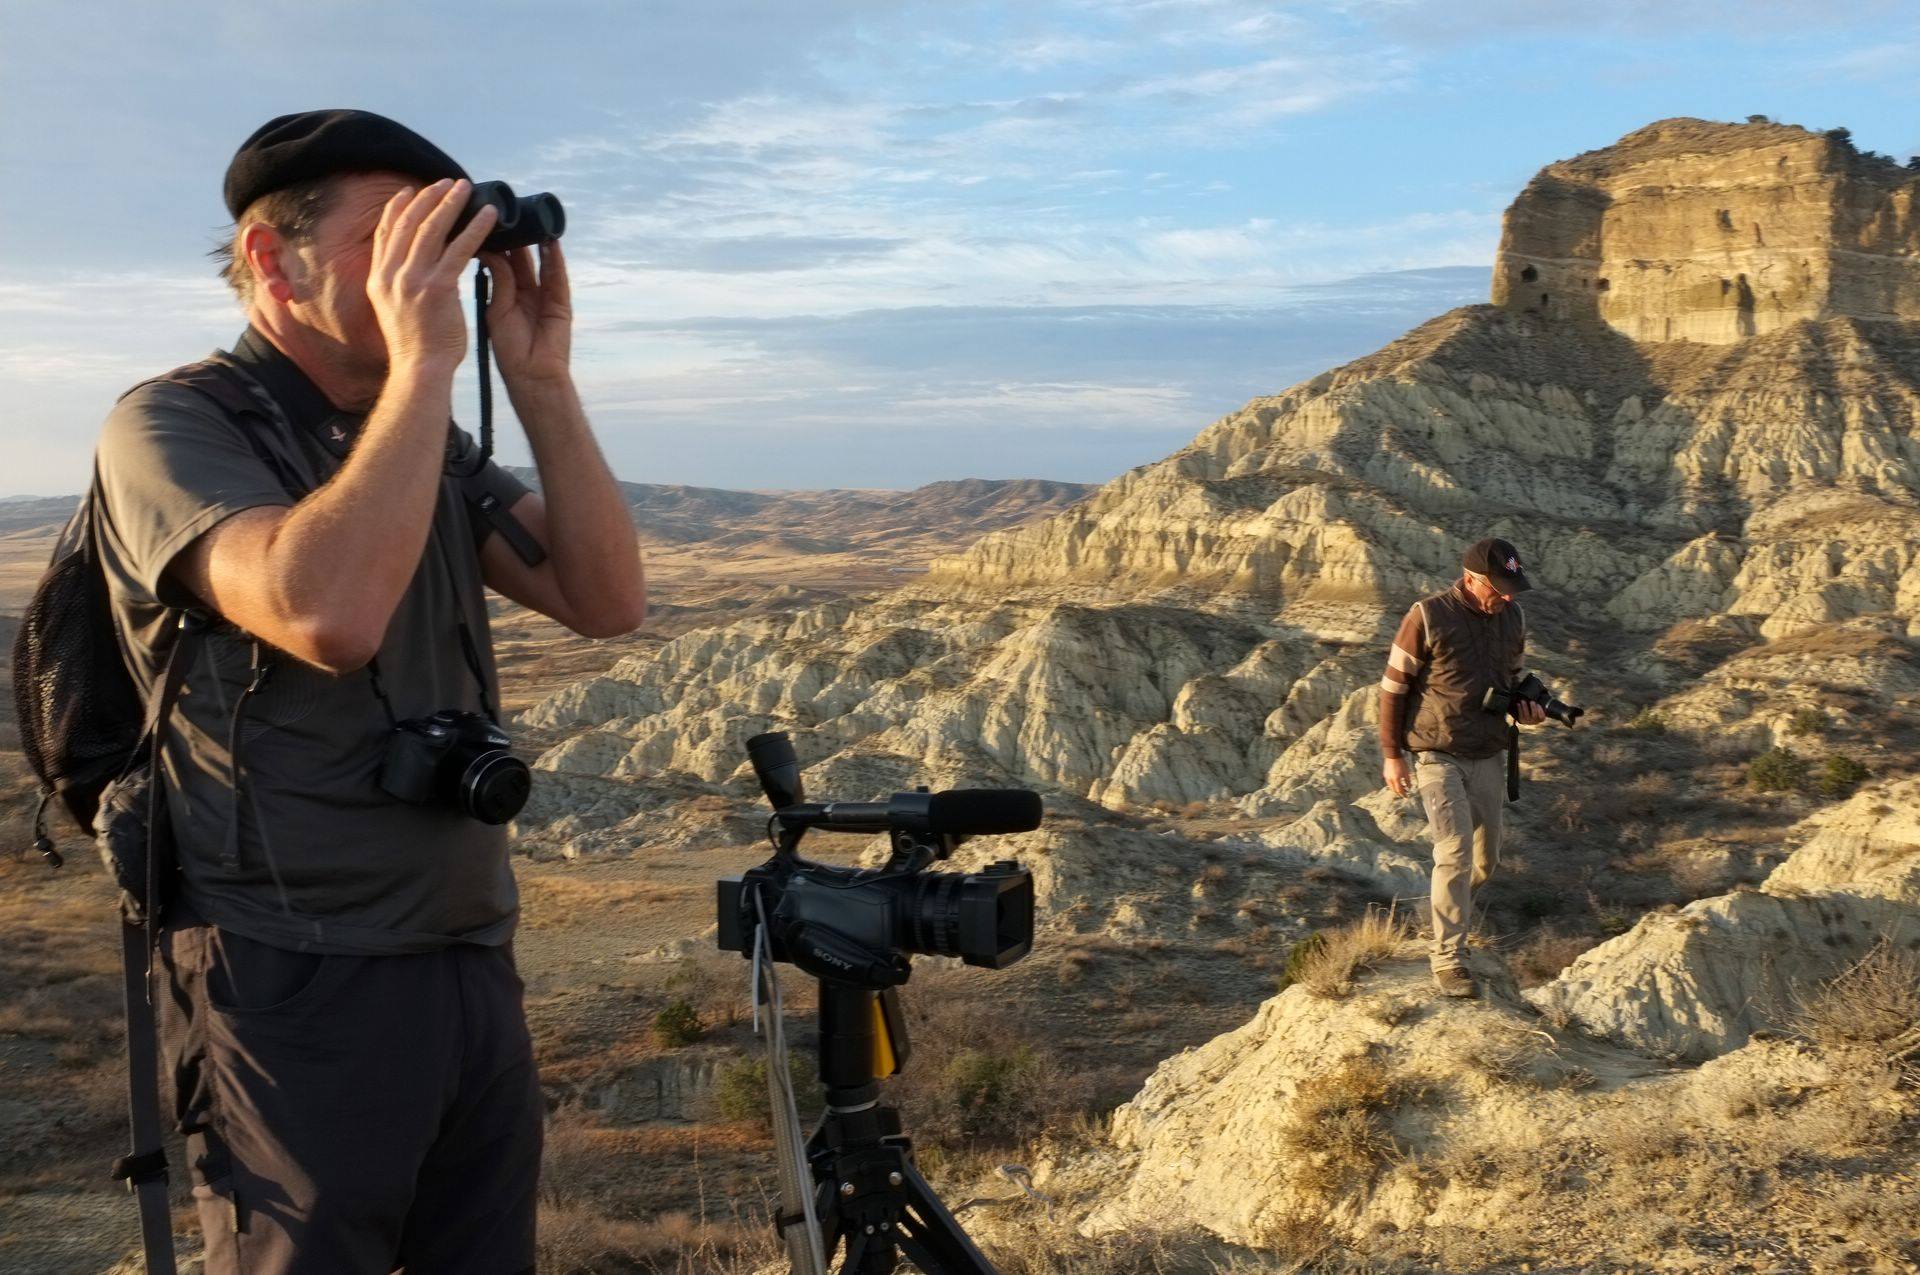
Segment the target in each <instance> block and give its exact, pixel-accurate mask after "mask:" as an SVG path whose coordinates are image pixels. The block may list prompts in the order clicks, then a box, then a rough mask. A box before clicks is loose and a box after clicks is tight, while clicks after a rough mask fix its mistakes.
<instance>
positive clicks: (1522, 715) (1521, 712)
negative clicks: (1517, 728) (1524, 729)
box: [1513, 699, 1547, 726]
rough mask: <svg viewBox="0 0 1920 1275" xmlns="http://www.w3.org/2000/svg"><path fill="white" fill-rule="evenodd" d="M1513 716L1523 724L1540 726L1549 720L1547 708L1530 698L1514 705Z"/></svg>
mask: <svg viewBox="0 0 1920 1275" xmlns="http://www.w3.org/2000/svg"><path fill="white" fill-rule="evenodd" d="M1513 717H1514V720H1515V721H1517V722H1519V723H1520V724H1521V725H1522V726H1538V725H1539V724H1540V723H1541V722H1544V721H1546V720H1547V710H1546V709H1544V708H1542V707H1540V706H1539V705H1538V704H1536V703H1534V702H1533V701H1532V700H1530V699H1523V700H1520V701H1519V702H1518V703H1516V704H1515V705H1514V706H1513Z"/></svg>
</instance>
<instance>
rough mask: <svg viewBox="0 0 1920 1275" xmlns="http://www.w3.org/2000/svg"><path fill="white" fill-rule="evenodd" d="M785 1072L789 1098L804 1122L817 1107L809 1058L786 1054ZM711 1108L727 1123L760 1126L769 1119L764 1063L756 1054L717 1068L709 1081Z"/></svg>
mask: <svg viewBox="0 0 1920 1275" xmlns="http://www.w3.org/2000/svg"><path fill="white" fill-rule="evenodd" d="M787 1073H788V1074H789V1075H791V1076H792V1077H793V1096H794V1099H795V1101H796V1103H797V1104H798V1106H799V1108H800V1114H801V1117H802V1118H803V1119H804V1118H805V1117H806V1115H807V1113H808V1112H809V1111H818V1110H819V1107H820V1077H819V1076H818V1075H817V1074H816V1073H815V1071H814V1066H813V1060H812V1056H811V1055H810V1054H806V1053H796V1052H794V1051H792V1050H789V1051H788V1053H787ZM713 1101H714V1105H715V1106H717V1107H718V1108H719V1109H720V1114H721V1115H722V1116H723V1117H725V1118H726V1119H728V1120H751V1121H757V1122H760V1123H765V1122H766V1121H768V1120H770V1119H772V1116H773V1108H772V1106H770V1105H769V1103H768V1099H767V1060H766V1057H765V1056H764V1055H760V1054H756V1055H754V1056H753V1057H751V1058H740V1059H737V1060H735V1061H733V1062H730V1063H728V1064H727V1065H726V1066H724V1067H722V1068H721V1069H720V1074H719V1075H718V1076H717V1077H715V1078H714V1082H713Z"/></svg>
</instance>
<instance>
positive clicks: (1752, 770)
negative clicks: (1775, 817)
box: [1747, 748, 1807, 792]
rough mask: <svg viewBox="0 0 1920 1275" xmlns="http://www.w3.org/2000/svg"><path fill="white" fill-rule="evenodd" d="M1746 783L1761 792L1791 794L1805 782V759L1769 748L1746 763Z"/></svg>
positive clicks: (1778, 749)
mask: <svg viewBox="0 0 1920 1275" xmlns="http://www.w3.org/2000/svg"><path fill="white" fill-rule="evenodd" d="M1747 782H1748V783H1749V784H1751V785H1753V786H1754V787H1755V788H1757V789H1759V790H1760V791H1761V792H1792V791H1794V790H1795V789H1797V788H1800V787H1802V786H1803V785H1804V784H1805V783H1806V782H1807V759H1806V758H1804V757H1798V756H1795V755H1794V754H1793V753H1790V752H1788V751H1787V750H1786V749H1784V748H1769V749H1768V750H1767V751H1766V752H1764V753H1761V754H1760V755H1759V756H1758V757H1756V758H1754V759H1753V760H1752V761H1751V762H1750V763H1748V765H1747Z"/></svg>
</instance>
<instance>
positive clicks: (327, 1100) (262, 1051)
mask: <svg viewBox="0 0 1920 1275" xmlns="http://www.w3.org/2000/svg"><path fill="white" fill-rule="evenodd" d="M161 957H162V960H163V961H164V964H165V976H164V978H163V979H162V980H160V981H161V983H162V988H163V991H164V993H165V1003H164V1004H163V1005H162V1006H161V1030H162V1041H163V1049H164V1060H163V1064H162V1065H163V1066H164V1067H165V1068H167V1069H168V1070H170V1071H171V1073H172V1077H173V1082H174V1101H175V1112H176V1114H177V1116H178V1118H179V1123H180V1130H181V1132H182V1133H184V1134H185V1135H186V1136H187V1155H188V1158H189V1160H190V1162H191V1165H192V1172H193V1194H194V1198H195V1200H196V1202H197V1204H198V1208H199V1213H200V1224H201V1226H202V1228H203V1229H204V1230H205V1232H206V1246H207V1265H206V1275H239V1273H241V1272H244V1273H245V1275H283V1273H284V1275H306V1273H308V1272H313V1273H315V1275H318V1273H320V1272H325V1273H326V1275H387V1273H388V1272H391V1271H395V1270H402V1269H403V1270H405V1271H406V1272H407V1273H408V1275H440V1273H442V1272H449V1273H450V1272H460V1273H461V1275H492V1273H495V1272H498V1273H500V1275H508V1273H512V1275H519V1273H521V1272H530V1271H532V1270H533V1229H534V1197H535V1192H536V1189H537V1186H538V1180H539V1167H540V1136H541V1125H542V1114H543V1105H542V1102H541V1098H540V1089H539V1084H538V1081H537V1079H536V1077H535V1075H534V1067H533V1048H532V1043H531V1041H530V1040H529V1038H528V1035H527V1026H526V1017H525V1014H524V1012H523V1010H522V1008H521V990H522V989H521V984H520V979H519V976H518V975H516V974H515V973H514V969H513V959H512V956H511V954H510V953H509V952H508V951H506V950H505V949H500V948H484V947H455V948H449V949H447V950H445V951H441V952H432V953H427V954H424V955H417V956H319V955H314V954H311V953H299V952H289V951H284V950H282V949H280V948H275V947H269V946H267V945H266V944H263V943H256V942H254V941H252V940H250V939H246V938H242V937H241V936H239V935H237V934H234V933H232V932H230V931H226V930H221V929H217V928H215V927H214V926H211V925H208V924H206V923H204V922H201V921H199V920H198V919H197V918H193V917H190V916H183V917H181V918H179V920H177V921H176V922H175V923H173V924H171V925H169V926H168V927H167V928H166V930H165V931H164V933H163V936H162V943H161Z"/></svg>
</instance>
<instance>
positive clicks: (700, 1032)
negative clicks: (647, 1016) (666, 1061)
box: [653, 997, 706, 1049]
mask: <svg viewBox="0 0 1920 1275" xmlns="http://www.w3.org/2000/svg"><path fill="white" fill-rule="evenodd" d="M705 1034H706V1030H705V1029H704V1028H703V1027H701V1026H700V1011H699V1010H697V1009H695V1008H694V1007H693V1002H691V1001H689V1000H686V999H685V998H684V997H683V998H681V999H678V1000H674V1001H671V1002H669V1003H668V1005H667V1007H666V1008H665V1009H663V1010H661V1011H660V1012H659V1013H658V1014H655V1015H654V1016H653V1038H654V1039H655V1040H657V1041H659V1042H660V1043H661V1044H662V1045H665V1046H666V1047H667V1048H669V1049H673V1048H676V1047H678V1046H680V1045H691V1044H692V1043H693V1042H694V1041H696V1040H699V1039H700V1037H702V1036H704V1035H705Z"/></svg>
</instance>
